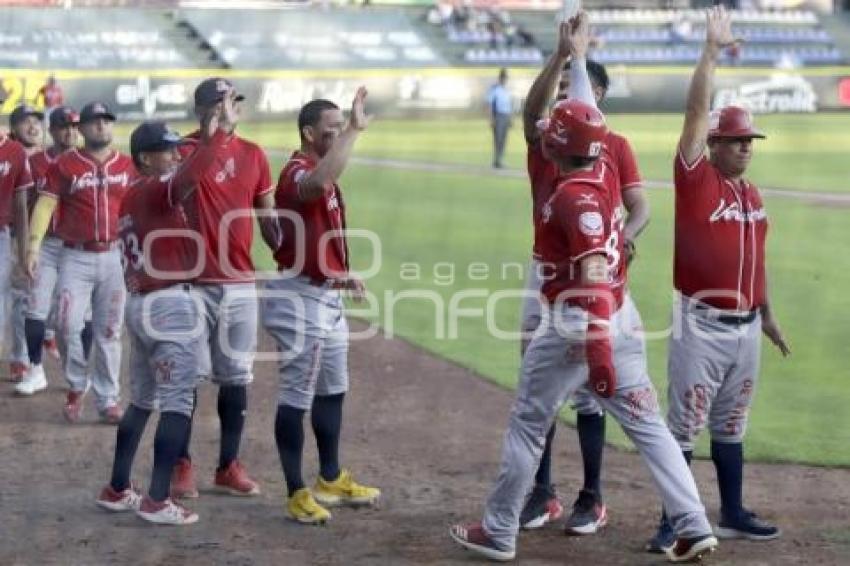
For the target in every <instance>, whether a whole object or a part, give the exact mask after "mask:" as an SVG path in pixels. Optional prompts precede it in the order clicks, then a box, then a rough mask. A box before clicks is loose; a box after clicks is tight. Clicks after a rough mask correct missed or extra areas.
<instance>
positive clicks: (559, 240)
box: [536, 157, 625, 308]
mask: <svg viewBox="0 0 850 566" xmlns="http://www.w3.org/2000/svg"><path fill="white" fill-rule="evenodd" d="M622 208H623V207H622V201H621V200H620V193H619V179H618V177H617V175H616V171H615V170H614V168H613V166H612V165H611V164H610V163H609V162H608V161H607V159H605V158H604V157H603V158H601V159H599V160H597V162H596V164H595V165H594V168H593V170H591V171H575V172H573V173H570V174H568V175H566V176H564V177H563V178H562V179H561V182H560V183H559V184H558V186H557V187H556V188H555V190H554V192H553V193H552V194H551V196H550V197H549V199H548V200H547V201H546V202H545V203H544V205H543V207H542V209H541V214H540V220H539V223H538V226H537V230H536V232H537V235H538V243H539V250H540V256H541V257H540V260H541V261H542V262H543V270H544V273H543V278H544V282H543V287H542V289H541V292H542V294H543V296H544V297H545V298H546V299H547V300H548V301H549V302H550V303H554V302H557V301H558V296H559V295H560V294H561V293H565V292H566V293H569V292H571V291H575V290H578V289H580V288H582V286H583V284H582V279H581V269H580V263H581V260H582V259H583V258H585V257H586V256H588V255H591V254H596V253H599V254H605V255H606V257H607V258H608V270H609V282H610V284H611V292H612V293H613V294H614V299H615V302H616V307H617V308H618V307H619V306H620V305H621V304H622V301H623V292H624V288H625V261H623V260H624V259H625V257H624V255H623V239H622V218H623V213H622ZM567 302H570V301H567Z"/></svg>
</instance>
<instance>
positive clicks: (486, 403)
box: [0, 337, 850, 565]
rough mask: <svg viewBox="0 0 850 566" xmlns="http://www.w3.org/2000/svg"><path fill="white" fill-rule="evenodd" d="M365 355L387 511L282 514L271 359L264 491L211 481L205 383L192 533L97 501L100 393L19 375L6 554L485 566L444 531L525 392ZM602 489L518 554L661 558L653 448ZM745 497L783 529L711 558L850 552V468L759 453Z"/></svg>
mask: <svg viewBox="0 0 850 566" xmlns="http://www.w3.org/2000/svg"><path fill="white" fill-rule="evenodd" d="M263 340H264V341H266V342H267V341H268V338H267V337H263ZM264 345H265V346H266V347H267V349H270V348H268V346H269V344H268V343H266V344H264ZM351 366H352V383H353V387H352V392H351V394H350V395H349V400H348V403H347V412H346V416H347V418H346V421H345V430H344V433H343V435H344V441H343V463H344V464H345V465H346V466H349V467H351V468H353V469H354V470H355V471H356V473H357V475H358V477H359V478H361V479H362V480H364V481H367V482H373V483H374V484H376V485H378V486H380V487H381V488H382V489H383V494H384V496H383V501H382V506H381V508H380V509H376V510H349V509H343V510H339V511H336V513H335V515H334V519H333V521H332V523H331V524H329V525H328V526H326V527H303V526H300V525H296V524H294V523H292V522H289V521H287V520H286V519H285V518H284V514H283V508H282V493H283V489H284V488H283V478H282V473H281V470H280V466H279V464H278V460H277V454H276V451H275V448H274V440H273V432H272V421H273V418H274V410H275V401H274V399H275V392H276V381H277V380H276V376H275V371H274V367H273V366H272V365H271V364H258V365H257V368H256V370H257V371H256V380H255V383H254V385H253V386H252V388H251V394H250V395H251V400H250V410H251V413H250V415H249V419H248V428H247V431H246V435H245V440H244V442H243V451H242V459H243V461H244V462H245V463H246V464H247V466H248V469H249V470H250V471H251V472H252V474H253V475H254V477H255V478H256V479H257V480H259V481H260V483H261V485H262V488H263V494H262V496H261V497H259V498H253V499H239V498H234V497H228V496H220V495H216V494H213V493H211V492H209V491H208V490H207V489H205V488H208V487H209V486H210V484H211V483H212V475H213V470H214V466H215V463H216V459H217V454H218V440H217V435H218V419H217V417H216V415H215V390H214V388H213V387H211V386H205V387H203V388H202V391H201V402H200V405H201V406H200V409H199V415H198V417H197V421H196V429H195V437H194V440H193V454H194V457H195V461H196V463H197V465H198V467H199V472H200V475H199V480H200V484H201V490H202V492H201V498H200V499H199V500H197V501H196V502H193V503H192V504H191V507H192V508H193V509H194V510H196V511H198V512H199V514H200V516H201V520H200V522H199V523H197V524H196V525H193V526H190V527H185V528H173V527H153V526H151V525H148V524H146V523H143V522H142V521H141V520H139V519H137V518H136V517H135V516H133V515H112V514H108V513H106V512H104V511H101V510H100V509H99V508H97V507H96V506H95V504H94V497H95V496H96V494H97V492H98V490H99V488H100V487H101V486H102V485H103V484H104V483H105V482H106V481H107V479H108V476H109V470H110V465H111V457H112V449H113V446H114V435H115V429H114V428H111V427H107V426H104V425H99V424H93V423H92V424H88V423H89V422H91V421H93V419H94V409H93V407H92V405H91V399H87V405H86V411H85V413H84V420H86V424H80V425H77V426H73V427H71V426H68V425H66V424H64V421H63V419H62V415H61V403H62V399H63V391H62V387H61V386H60V380H59V379H58V375H59V374H58V373H57V371H56V367H55V366H50V367H49V368H48V369H49V375H50V377H49V379H50V381H51V389H50V390H48V392H46V393H43V394H41V395H39V396H37V397H34V398H32V399H16V398H13V397H12V396H11V394H10V393H9V392H10V391H11V387H7V388H6V389H7V391H6V392H5V393H4V394H3V395H2V397H0V445H2V454H3V458H2V461H0V478H2V480H3V481H2V482H0V510H2V513H0V517H1V519H0V520H2V523H0V564H2V565H18V564H22V565H23V564H26V565H29V564H32V565H42V564H62V565H78V564H79V565H100V564H169V565H177V564H193V565H206V564H228V565H252V564H279V565H289V564H410V563H421V564H424V563H439V564H448V563H469V562H473V563H476V562H478V563H480V562H479V561H478V560H476V559H475V558H473V557H472V556H471V555H470V554H468V553H466V552H464V551H463V550H461V549H459V548H457V547H455V546H454V545H453V544H452V543H451V541H450V540H449V538H448V535H447V529H448V526H449V524H450V523H451V522H453V521H455V520H461V519H471V518H475V517H477V516H478V515H479V514H480V512H481V506H482V502H483V499H484V497H485V496H486V494H487V490H488V489H489V484H490V482H491V480H492V479H493V478H494V477H495V475H496V472H497V462H498V458H499V447H500V443H501V438H502V433H503V428H504V424H505V422H506V419H507V414H508V409H509V406H510V403H511V394H510V393H509V392H506V391H504V390H501V389H499V388H497V387H495V386H493V385H491V384H489V383H487V382H485V381H483V380H482V379H479V378H477V377H476V376H475V375H474V374H472V373H471V372H469V371H467V370H464V369H462V368H459V367H457V366H455V365H452V364H451V363H449V362H446V361H444V360H441V359H438V358H435V357H433V356H431V355H430V354H427V353H425V352H423V351H421V350H419V349H417V348H415V347H413V346H411V345H409V344H407V343H405V342H402V341H399V340H385V339H383V338H380V337H378V338H374V339H371V340H369V341H367V342H360V343H357V344H355V345H354V347H353V350H352V355H351ZM125 391H126V389H125ZM609 426H614V425H613V424H612V423H609ZM148 428H149V430H148V434H147V435H146V437H145V439H144V441H143V443H142V446H141V448H140V453H139V457H138V459H137V466H136V468H135V471H134V475H133V477H134V481H136V482H137V483H138V484H140V485H145V484H146V483H147V480H148V474H149V472H150V466H151V452H152V451H151V439H152V435H151V434H150V433H151V430H152V429H153V427H152V426H149V427H148ZM557 438H558V441H557V447H558V449H557V452H556V455H555V477H556V478H557V482H558V485H559V487H560V492H561V493H562V494H563V495H564V496H565V497H566V498H568V499H571V498H572V497H573V492H574V490H575V489H576V488H577V486H578V480H579V477H580V467H579V462H578V448H577V443H576V440H575V434H574V432H573V431H572V430H571V429H567V428H566V427H564V428H563V429H562V430H561V431H560V433H559V436H558V437H557ZM312 447H313V444H312V438H310V439H309V440H308V451H307V457H306V459H305V476H306V478H307V479H308V481H311V479H312V478H313V477H314V475H315V470H316V461H315V450H314V449H313V448H312ZM695 470H696V473H697V478H698V482H699V484H700V487H701V490H702V494H703V499H704V501H705V502H706V503H707V507H708V508H709V509H710V510H711V516H712V518H714V517H715V512H716V511H715V510H716V506H717V505H716V501H717V493H716V488H715V484H714V474H713V469H712V465H711V463H710V462H705V461H698V462H696V463H695ZM605 486H606V490H607V502H608V505H609V509H610V512H611V521H610V525H609V526H608V527H607V528H606V529H605V530H604V531H603V533H602V534H600V535H598V536H596V537H591V538H585V539H571V538H566V537H564V536H563V535H562V533H561V530H560V528H559V527H557V526H554V525H553V526H550V527H547V528H546V529H544V530H543V531H541V532H534V533H527V534H524V535H523V536H522V537H521V538H520V543H519V544H520V546H519V553H518V558H519V560H520V562H521V563H523V564H544V563H546V564H555V563H557V564H563V563H572V562H581V563H593V564H629V565H634V564H660V563H662V561H661V560H660V559H659V557H657V556H652V555H647V554H644V553H642V552H641V546H642V544H643V541H644V540H645V538H646V537H647V536H649V535H650V534H651V532H652V529H653V527H654V525H655V521H656V518H657V513H658V503H657V500H656V497H655V494H654V490H653V487H652V485H651V483H650V479H649V475H648V473H647V472H646V470H645V468H644V467H643V465H642V464H641V463H640V460H639V458H638V457H637V456H636V455H634V454H630V453H625V452H618V451H615V450H608V451H607V452H606V469H605ZM746 499H747V501H748V502H749V503H750V504H751V505H752V507H753V508H755V509H757V510H758V511H759V512H761V514H762V515H764V516H765V517H767V518H770V519H773V520H776V521H777V522H778V523H779V524H780V525H781V526H782V527H783V529H784V536H783V537H782V538H781V539H780V540H778V541H775V542H771V543H747V542H728V543H723V544H722V545H721V548H720V550H719V552H718V553H716V554H715V555H714V557H712V558H711V560H710V563H715V564H753V565H755V564H759V565H762V564H763V565H773V564H796V565H799V564H848V563H850V521H848V517H850V470H846V469H843V470H831V469H820V468H807V467H800V466H784V465H783V466H779V465H751V466H749V467H748V468H747V494H746Z"/></svg>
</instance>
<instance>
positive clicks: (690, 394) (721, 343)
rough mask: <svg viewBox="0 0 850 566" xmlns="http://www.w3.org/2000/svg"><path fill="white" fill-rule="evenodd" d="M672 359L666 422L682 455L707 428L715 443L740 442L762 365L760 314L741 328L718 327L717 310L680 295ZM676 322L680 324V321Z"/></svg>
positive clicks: (719, 325) (735, 326)
mask: <svg viewBox="0 0 850 566" xmlns="http://www.w3.org/2000/svg"><path fill="white" fill-rule="evenodd" d="M679 299H680V300H679V301H678V305H677V306H676V307H675V308H676V310H675V311H674V313H677V315H678V317H679V319H678V320H679V321H681V324H678V323H677V324H674V325H673V328H674V330H673V335H672V336H671V338H670V354H669V358H668V376H669V384H668V403H669V408H668V412H667V422H668V423H669V425H670V430H671V432H672V433H673V436H674V437H675V438H676V440H677V441H678V442H679V445H680V446H681V447H682V450H693V448H694V441H695V440H696V438H697V436H699V434H700V432H702V430H703V429H704V428H705V427H706V426H708V427H709V430H710V432H711V438H712V440H714V441H716V442H726V443H739V442H741V441H742V440H743V438H744V434H745V432H746V429H747V420H748V416H749V411H750V406H751V405H752V400H753V395H754V393H755V389H756V384H757V383H758V375H759V365H760V360H761V315H756V317H755V319H754V320H753V321H752V322H749V323H745V324H741V325H737V324H728V323H725V322H720V321H719V320H717V319H716V315H717V314H719V313H718V311H716V310H711V309H706V308H698V307H700V306H703V305H699V304H698V302H697V301H695V300H694V299H691V298H689V297H685V296H680V297H679ZM677 322H678V321H677Z"/></svg>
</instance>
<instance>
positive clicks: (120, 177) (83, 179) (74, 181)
mask: <svg viewBox="0 0 850 566" xmlns="http://www.w3.org/2000/svg"><path fill="white" fill-rule="evenodd" d="M129 182H130V176H129V175H128V174H127V173H126V172H124V173H119V174H117V175H107V176H105V177H98V176H97V175H95V174H94V173H92V172H91V171H86V172H85V173H83V174H82V175H81V176H79V177H77V176H76V175H74V176H73V177H71V194H74V193H76V192H77V191H82V190H83V189H96V188H97V187H99V186H100V185H101V183H103V184H104V186H109V185H121V186H123V187H126V186H127V183H129Z"/></svg>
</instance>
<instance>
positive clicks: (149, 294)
mask: <svg viewBox="0 0 850 566" xmlns="http://www.w3.org/2000/svg"><path fill="white" fill-rule="evenodd" d="M233 96H234V95H233V94H232V93H231V95H230V96H229V97H226V98H225V100H224V101H223V102H222V104H220V105H217V106H215V107H214V108H213V109H211V111H210V112H209V113H208V114H207V116H205V117H204V119H203V121H202V127H201V138H200V140H199V143H197V144H196V150H195V152H194V153H193V154H192V155H191V156H190V157H188V158H187V159H186V161H185V162H184V163H183V164H182V165H181V166H180V168H179V169H178V170H177V171H176V172H175V171H174V169H175V167H176V166H177V165H178V162H179V160H180V153H179V152H178V151H177V146H178V145H179V144H180V143H181V138H180V136H178V135H177V134H176V133H174V132H171V131H169V130H168V128H167V127H166V125H165V124H164V123H163V122H144V123H143V124H141V125H140V126H139V127H137V128H136V129H135V130H134V131H133V133H132V135H131V136H130V152H131V154H132V156H133V162H134V163H135V164H136V167H137V169H138V170H139V173H140V175H141V176H142V177H141V178H140V179H138V180H137V181H136V182H135V183H134V184H133V186H132V188H131V189H130V192H129V193H128V194H127V196H126V197H125V198H124V201H123V203H122V206H121V215H120V217H119V223H120V228H119V230H120V234H121V241H122V242H123V246H122V247H123V252H124V279H125V282H126V285H127V291H128V292H129V294H130V296H129V298H128V299H127V333H128V334H129V337H130V343H131V350H130V372H131V373H130V389H131V391H132V393H131V396H132V398H131V400H130V405H129V407H128V408H127V411H126V412H125V413H124V417H123V418H122V419H121V423H120V424H119V425H118V434H117V438H116V444H115V460H114V463H113V467H112V479H111V480H110V482H109V484H108V485H106V486H105V487H104V488H103V490H102V491H101V493H100V496H99V497H98V499H97V503H98V505H100V506H101V507H103V508H105V509H108V510H110V511H136V513H137V514H138V515H139V516H140V517H142V518H143V519H145V520H148V521H150V522H153V523H160V524H169V525H187V524H191V523H194V522H196V521H197V520H198V515H197V514H195V513H193V512H191V511H189V510H187V509H185V508H184V507H183V506H181V505H180V504H178V503H177V502H175V501H173V500H172V499H171V498H170V497H169V491H170V487H171V474H172V469H173V468H174V464H175V463H176V462H177V458H178V456H179V455H180V451H181V450H182V449H183V446H184V445H185V443H186V441H187V437H188V435H189V426H190V422H191V421H190V419H191V415H192V410H193V406H194V390H195V382H196V380H197V378H198V367H197V354H198V346H199V342H200V335H201V333H200V332H199V323H200V322H201V313H200V310H199V308H198V301H196V299H195V297H193V295H192V286H191V282H192V281H193V279H194V276H195V274H197V272H198V271H197V267H198V266H199V265H200V263H199V258H201V257H203V253H204V252H203V250H202V249H201V246H199V245H198V239H197V237H196V236H197V235H196V233H194V232H191V233H190V230H189V225H188V223H187V220H186V215H185V213H184V211H183V207H182V203H183V201H185V199H187V198H188V197H189V196H190V195H191V192H192V191H193V190H194V189H195V187H196V186H197V183H198V181H199V180H200V178H201V176H203V175H204V174H205V173H206V172H207V169H208V168H209V167H210V166H211V165H212V163H213V161H214V160H215V159H216V158H217V157H218V155H219V154H220V153H223V152H224V149H225V147H226V146H225V142H226V141H227V136H228V135H229V131H230V130H229V128H228V127H227V125H228V123H229V121H230V120H231V119H233V117H234V114H233ZM219 124H222V125H223V126H224V127H223V128H219ZM181 232H182V233H184V234H187V235H180V233H181ZM202 242H203V241H202V240H201V243H202ZM157 402H158V408H159V410H160V419H159V424H158V425H157V429H156V436H155V438H154V466H153V474H152V477H151V483H150V488H149V491H148V495H147V496H145V497H144V498H142V497H141V496H140V495H139V494H138V493H137V492H136V491H135V490H134V489H133V488H132V486H131V484H130V471H131V468H132V463H133V458H134V456H135V453H136V449H137V448H138V445H139V441H140V440H141V437H142V433H143V432H144V429H145V425H146V424H147V420H148V417H149V416H150V413H151V411H152V410H153V409H154V408H155V405H156V404H157Z"/></svg>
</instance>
